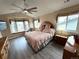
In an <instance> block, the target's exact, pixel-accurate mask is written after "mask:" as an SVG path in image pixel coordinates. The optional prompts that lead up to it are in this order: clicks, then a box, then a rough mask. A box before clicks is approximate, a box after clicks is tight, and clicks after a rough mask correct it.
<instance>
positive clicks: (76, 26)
mask: <svg viewBox="0 0 79 59" xmlns="http://www.w3.org/2000/svg"><path fill="white" fill-rule="evenodd" d="M72 15H78V19H77V26H78V20H79V13H74V14H69V15H59V16H57V20H56V23H58V17H63V16H67V19H66V31H65V30H63V31H65V32H75V31H76V30H77V26H76V30H69V31H68V30H67V26H68V25H67V24H68V17H69V16H72ZM57 25H58V24H57ZM57 25H56V30H57ZM57 31H62V30H57Z"/></svg>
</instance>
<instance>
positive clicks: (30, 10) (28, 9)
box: [12, 0, 37, 14]
mask: <svg viewBox="0 0 79 59" xmlns="http://www.w3.org/2000/svg"><path fill="white" fill-rule="evenodd" d="M12 5H13V6H15V7H17V8H19V9H21V10H22V11H23V12H24V13H30V14H32V13H33V12H37V10H36V9H37V7H31V8H26V6H28V5H27V4H26V0H23V5H24V7H23V8H22V7H20V6H18V5H16V4H12Z"/></svg>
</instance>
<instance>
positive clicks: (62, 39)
mask: <svg viewBox="0 0 79 59" xmlns="http://www.w3.org/2000/svg"><path fill="white" fill-rule="evenodd" d="M66 41H67V37H66V36H61V35H56V36H55V42H56V43H58V44H60V45H63V46H65V43H66Z"/></svg>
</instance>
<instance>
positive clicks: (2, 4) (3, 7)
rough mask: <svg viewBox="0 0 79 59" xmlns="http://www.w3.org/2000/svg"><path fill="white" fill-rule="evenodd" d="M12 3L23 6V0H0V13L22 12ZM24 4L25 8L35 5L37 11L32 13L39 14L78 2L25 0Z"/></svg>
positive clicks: (78, 2) (78, 0) (72, 0)
mask: <svg viewBox="0 0 79 59" xmlns="http://www.w3.org/2000/svg"><path fill="white" fill-rule="evenodd" d="M12 4H16V5H17V6H19V7H22V8H24V5H23V0H0V14H9V13H16V12H22V11H21V9H20V8H17V7H15V6H13V5H12ZM26 4H27V5H26V8H31V7H37V8H38V9H37V11H38V12H35V13H33V15H35V16H41V15H44V14H47V13H51V12H55V11H57V10H60V9H63V8H66V7H70V6H73V5H76V4H79V0H70V1H69V2H67V3H64V0H26Z"/></svg>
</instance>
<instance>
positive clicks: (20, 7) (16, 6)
mask: <svg viewBox="0 0 79 59" xmlns="http://www.w3.org/2000/svg"><path fill="white" fill-rule="evenodd" d="M12 5H13V6H14V7H17V8H19V9H22V10H23V8H21V7H20V6H18V5H16V4H12Z"/></svg>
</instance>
